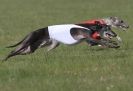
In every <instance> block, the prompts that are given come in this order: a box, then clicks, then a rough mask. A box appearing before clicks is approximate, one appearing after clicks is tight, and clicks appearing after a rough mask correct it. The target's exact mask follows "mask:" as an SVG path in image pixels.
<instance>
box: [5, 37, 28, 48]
mask: <svg viewBox="0 0 133 91" xmlns="http://www.w3.org/2000/svg"><path fill="white" fill-rule="evenodd" d="M27 37H28V35H27V36H26V37H24V38H23V39H22V40H21V41H20V42H18V43H16V44H14V45H11V46H7V47H6V48H12V47H16V46H18V45H20V44H21V43H22V42H23V41H24V40H25V39H26V38H27Z"/></svg>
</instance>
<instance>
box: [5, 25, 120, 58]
mask: <svg viewBox="0 0 133 91" xmlns="http://www.w3.org/2000/svg"><path fill="white" fill-rule="evenodd" d="M96 31H97V32H98V33H99V34H101V35H100V36H102V35H103V34H104V33H106V34H109V35H110V34H112V35H113V33H112V30H111V28H110V26H108V25H105V24H102V25H101V24H89V25H88V26H87V27H84V26H80V25H76V24H63V25H53V26H48V27H45V28H42V29H38V30H36V31H33V32H31V33H30V34H28V35H27V36H26V37H25V38H24V39H23V40H22V41H20V42H19V43H17V44H15V45H12V46H9V47H8V48H10V47H16V49H14V50H13V51H11V52H10V53H9V55H8V56H7V57H6V58H5V59H4V60H7V59H8V58H10V57H12V56H16V55H25V54H30V53H33V52H35V50H36V49H38V48H41V47H45V46H48V51H50V50H52V49H54V48H56V47H57V46H59V44H60V43H63V44H66V45H74V44H78V43H80V42H82V41H84V40H87V41H90V40H91V41H95V42H96V43H98V44H100V45H102V46H106V47H109V48H118V47H119V45H118V44H117V43H110V44H108V43H107V42H108V40H106V39H104V40H105V41H107V42H105V41H104V42H103V41H102V40H101V39H102V37H101V38H100V39H94V38H93V37H92V35H93V34H94V32H96ZM100 36H99V37H100ZM114 36H115V35H114ZM87 43H89V42H87Z"/></svg>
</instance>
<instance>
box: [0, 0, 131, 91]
mask: <svg viewBox="0 0 133 91" xmlns="http://www.w3.org/2000/svg"><path fill="white" fill-rule="evenodd" d="M132 4H133V0H0V59H2V58H3V57H5V55H7V54H8V52H9V51H10V50H11V49H6V48H5V46H8V45H11V44H14V43H16V42H17V41H20V40H21V39H22V38H23V37H24V36H25V35H26V34H27V33H29V32H31V31H33V30H36V29H38V28H42V27H45V26H48V25H53V24H62V23H78V22H80V21H82V20H87V19H92V18H103V17H108V16H119V17H121V18H123V19H125V20H126V21H127V22H128V23H129V25H130V29H129V30H128V31H126V32H121V31H117V30H114V31H115V32H117V33H119V35H120V36H121V37H122V39H123V43H122V45H121V48H119V49H117V50H116V49H101V48H98V47H92V48H90V47H88V45H87V44H85V43H82V44H79V45H76V46H71V47H68V46H66V45H61V46H59V47H58V48H57V49H55V50H53V51H51V52H49V53H47V52H46V49H39V50H37V51H36V52H35V53H34V54H31V55H26V56H16V57H14V58H11V59H9V61H7V62H4V63H2V64H0V91H133V52H132V49H133V44H132V41H133V39H132V35H133V32H132V28H133V27H132V22H133V16H132V15H133V10H132V9H133V5H132Z"/></svg>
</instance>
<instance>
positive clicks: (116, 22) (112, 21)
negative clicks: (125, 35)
mask: <svg viewBox="0 0 133 91" xmlns="http://www.w3.org/2000/svg"><path fill="white" fill-rule="evenodd" d="M104 21H105V22H106V24H107V25H109V26H111V27H115V28H121V29H122V30H127V29H128V28H129V25H128V24H127V23H126V22H125V21H124V20H122V19H120V18H118V17H109V18H106V19H104Z"/></svg>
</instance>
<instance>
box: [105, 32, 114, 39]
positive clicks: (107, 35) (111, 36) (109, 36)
mask: <svg viewBox="0 0 133 91" xmlns="http://www.w3.org/2000/svg"><path fill="white" fill-rule="evenodd" d="M104 37H105V38H107V39H112V38H113V35H111V34H109V33H105V36H104Z"/></svg>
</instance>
